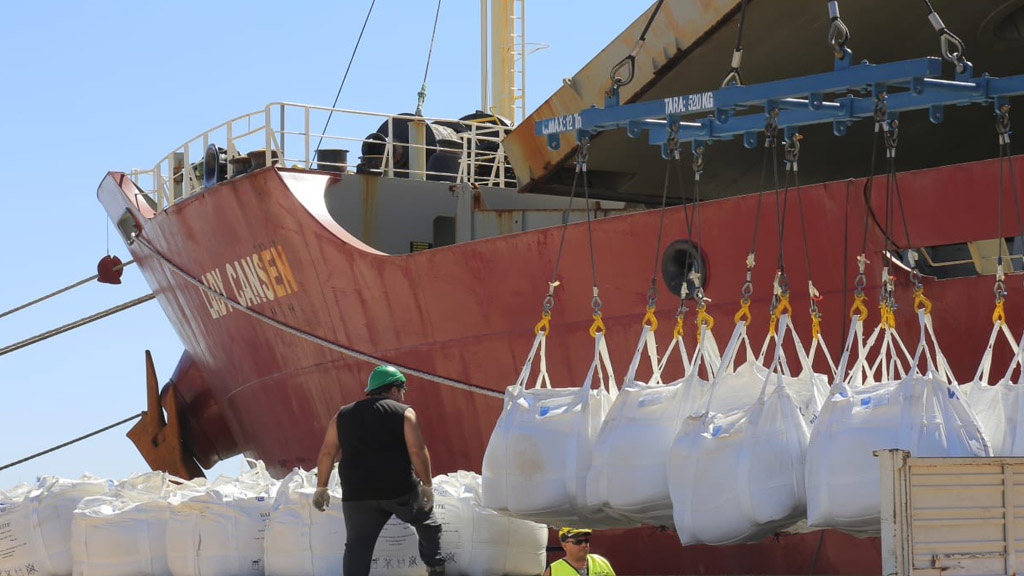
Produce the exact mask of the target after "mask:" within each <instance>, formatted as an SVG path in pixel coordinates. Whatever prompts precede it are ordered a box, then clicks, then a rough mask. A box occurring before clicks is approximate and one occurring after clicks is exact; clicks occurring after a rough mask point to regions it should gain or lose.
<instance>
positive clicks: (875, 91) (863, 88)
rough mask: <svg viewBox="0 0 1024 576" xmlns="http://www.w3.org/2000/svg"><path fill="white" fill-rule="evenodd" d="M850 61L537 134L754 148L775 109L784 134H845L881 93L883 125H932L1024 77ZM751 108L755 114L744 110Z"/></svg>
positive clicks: (570, 119)
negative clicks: (947, 73)
mask: <svg viewBox="0 0 1024 576" xmlns="http://www.w3.org/2000/svg"><path fill="white" fill-rule="evenodd" d="M851 57H852V56H849V55H848V56H847V57H846V58H845V62H844V61H843V60H838V61H837V62H836V69H835V70H833V71H832V72H825V73H821V74H811V75H809V76H800V77H797V78H789V79H785V80H776V81H773V82H765V83H762V84H751V85H749V86H726V87H723V88H719V89H718V90H713V91H709V92H699V93H696V94H685V95H682V96H672V97H669V98H664V99H661V100H652V101H648V102H638V103H635V104H626V105H622V106H619V105H617V101H618V97H617V94H616V95H615V96H613V97H612V98H610V99H609V101H608V102H607V103H606V104H607V106H606V107H605V108H596V107H595V108H589V109H586V110H582V111H580V112H579V113H576V114H565V115H562V116H556V117H554V118H546V119H544V120H540V121H538V122H537V124H536V134H537V135H538V136H544V137H546V138H547V143H548V147H549V148H551V149H552V150H557V149H558V148H559V147H560V145H561V137H560V136H561V134H564V133H567V132H570V133H574V134H575V135H576V139H577V141H579V140H580V139H582V138H587V137H590V136H592V135H594V134H596V133H598V132H602V131H605V130H613V129H616V128H626V130H627V133H628V134H629V135H630V136H631V137H633V138H639V137H641V136H643V134H644V133H647V137H648V141H649V142H650V143H651V144H654V145H661V146H662V155H664V156H665V157H668V155H669V153H670V152H669V150H668V140H669V136H670V133H671V132H672V131H673V130H674V131H675V132H676V134H677V137H678V140H679V141H680V142H686V141H692V142H706V141H709V140H726V139H730V138H733V137H735V136H742V137H743V143H744V145H745V146H747V147H748V148H753V147H755V146H757V143H758V134H759V133H761V132H763V131H764V129H765V125H766V120H767V119H768V115H769V114H771V113H772V111H777V116H776V124H777V126H778V127H779V128H780V129H782V130H784V132H785V134H786V136H787V137H788V136H789V135H791V134H792V133H794V132H796V131H797V129H798V128H799V127H800V126H807V125H811V124H824V123H828V122H831V123H832V131H833V132H834V133H835V134H836V135H838V136H842V135H843V134H845V133H846V128H847V126H849V124H851V123H852V122H853V121H855V120H859V119H861V118H871V117H873V116H874V114H875V106H876V102H877V97H878V95H880V94H883V93H884V94H885V110H886V118H887V119H888V120H890V121H891V120H893V119H895V118H897V116H898V115H899V113H900V112H905V111H908V110H921V109H928V110H929V113H928V118H929V119H930V120H931V121H932V122H934V123H939V122H941V121H942V119H943V108H944V107H945V106H951V105H963V104H994V105H995V107H996V108H997V109H998V108H1000V107H1001V106H1003V105H1004V104H1007V103H1008V101H1009V98H1010V97H1011V96H1016V95H1019V94H1024V75H1019V76H1010V77H1008V78H992V77H990V76H988V75H987V74H983V75H982V76H977V77H975V76H974V72H973V69H972V67H971V66H970V65H969V64H968V65H967V66H965V69H964V71H963V72H962V73H959V74H957V75H956V77H955V79H954V80H943V79H940V78H937V77H938V76H940V75H941V74H942V60H940V59H939V58H917V59H914V60H903V61H900V62H892V63H888V64H870V63H868V62H862V63H860V64H857V65H847V64H846V63H848V62H850V58H851ZM854 94H861V95H860V96H858V95H854ZM829 98H830V99H829ZM752 108H755V109H758V110H756V111H749V110H750V109H752ZM670 128H672V130H670Z"/></svg>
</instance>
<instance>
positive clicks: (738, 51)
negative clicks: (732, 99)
mask: <svg viewBox="0 0 1024 576" xmlns="http://www.w3.org/2000/svg"><path fill="white" fill-rule="evenodd" d="M746 16H747V0H743V4H742V6H741V7H740V24H739V28H738V30H737V31H736V48H734V49H733V51H732V63H731V68H729V73H728V74H726V75H725V79H724V80H722V88H725V87H726V86H743V76H742V75H741V74H740V64H741V63H742V62H743V21H744V20H745V19H746Z"/></svg>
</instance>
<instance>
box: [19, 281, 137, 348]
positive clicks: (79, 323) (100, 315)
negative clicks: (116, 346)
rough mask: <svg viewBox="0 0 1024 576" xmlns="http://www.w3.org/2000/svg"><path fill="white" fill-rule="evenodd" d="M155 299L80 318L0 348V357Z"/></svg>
mask: <svg viewBox="0 0 1024 576" xmlns="http://www.w3.org/2000/svg"><path fill="white" fill-rule="evenodd" d="M153 298H156V296H154V295H153V294H152V293H149V294H146V295H145V296H139V297H138V298H135V299H134V300H129V301H127V302H123V303H121V304H118V305H117V306H114V307H111V308H107V309H106V310H103V311H100V312H97V313H95V314H91V315H89V316H86V317H85V318H80V319H78V320H75V321H74V322H70V323H68V324H65V325H63V326H59V327H57V328H54V329H52V330H47V331H46V332H41V333H39V334H36V335H35V336H32V337H30V338H26V339H24V340H21V341H19V342H15V343H14V344H8V345H7V346H4V347H3V348H0V356H3V355H4V354H9V353H11V352H14V351H15V350H21V349H22V348H27V347H28V346H31V345H33V344H37V343H39V342H42V341H43V340H46V339H48V338H52V337H54V336H57V335H59V334H63V333H65V332H70V331H71V330H74V329H75V328H81V327H82V326H85V325H86V324H89V323H91V322H95V321H97V320H102V319H103V318H106V317H107V316H113V315H114V314H117V313H118V312H123V311H125V310H127V309H129V308H134V307H135V306H138V305H139V304H144V303H146V302H149V301H150V300H152V299H153Z"/></svg>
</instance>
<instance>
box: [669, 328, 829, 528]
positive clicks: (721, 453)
mask: <svg viewBox="0 0 1024 576" xmlns="http://www.w3.org/2000/svg"><path fill="white" fill-rule="evenodd" d="M786 334H791V335H792V337H793V340H794V344H795V349H796V351H797V356H798V357H799V360H800V366H801V367H802V369H803V372H802V373H801V376H800V377H798V378H793V377H791V376H790V375H789V371H788V364H787V361H786V358H785V354H784V353H783V348H782V342H783V341H784V340H785V336H786ZM768 342H773V343H774V344H775V346H774V360H773V362H772V364H771V366H770V368H769V369H767V370H766V369H764V368H763V366H762V365H761V361H762V360H761V358H758V359H757V360H755V361H754V362H751V361H749V360H748V362H746V363H745V364H744V365H742V366H741V367H740V368H739V369H736V370H733V368H732V367H733V365H734V361H735V358H736V355H737V351H738V349H739V346H740V344H741V343H743V344H745V345H746V348H747V355H748V358H750V357H751V350H750V347H749V341H748V340H747V337H746V326H745V323H744V322H740V323H738V324H737V326H736V329H735V330H734V332H733V336H732V338H730V341H729V345H728V346H727V348H726V351H725V354H724V356H723V359H722V365H721V368H720V370H719V373H718V375H717V376H716V378H715V380H714V381H713V382H712V384H711V391H710V393H709V398H708V402H707V406H706V408H705V409H704V411H703V412H702V413H700V414H698V415H695V416H693V417H690V418H687V419H686V421H685V422H684V423H683V425H682V426H681V427H680V430H679V434H678V436H677V437H676V439H675V442H674V443H673V445H672V450H671V454H670V460H669V468H668V478H669V485H670V486H671V493H672V502H673V505H674V517H675V524H676V530H677V533H678V535H679V539H680V542H682V543H683V544H684V545H688V544H698V543H703V544H732V543H737V542H751V541H756V540H760V539H762V538H764V537H765V536H767V535H769V534H771V533H773V532H775V531H777V530H778V529H780V528H784V527H787V526H790V525H792V524H793V523H795V522H797V521H798V520H800V519H801V518H802V517H803V515H804V510H805V508H806V496H805V491H804V482H803V469H804V455H805V451H806V448H807V443H808V440H809V436H810V433H809V422H808V420H811V419H813V418H814V417H815V416H816V415H817V413H818V408H819V406H820V402H821V399H822V398H823V396H824V391H825V383H824V379H823V377H821V376H818V375H815V374H814V373H813V371H812V370H811V369H810V363H809V360H808V359H807V356H806V353H805V351H804V349H803V344H802V343H801V342H800V341H799V339H798V338H797V337H796V334H795V333H794V332H793V331H792V330H790V329H789V317H788V315H782V316H781V318H780V319H779V325H778V336H777V337H774V338H773V337H769V339H766V345H765V349H764V350H763V351H762V355H763V354H764V352H765V351H766V350H767V346H768ZM751 396H753V398H752V399H750V398H751ZM748 399H750V400H748Z"/></svg>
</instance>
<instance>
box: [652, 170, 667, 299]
mask: <svg viewBox="0 0 1024 576" xmlns="http://www.w3.org/2000/svg"><path fill="white" fill-rule="evenodd" d="M671 172H672V162H671V159H670V160H669V161H668V162H666V163H665V186H664V188H663V189H662V191H661V212H660V214H659V215H658V240H657V242H656V243H655V244H654V266H653V267H652V270H651V286H650V288H648V289H647V306H648V309H649V310H651V311H653V309H654V302H655V301H656V300H657V299H658V260H659V256H660V255H661V240H662V233H663V232H664V229H665V211H666V207H667V203H668V184H669V178H670V176H671Z"/></svg>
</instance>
